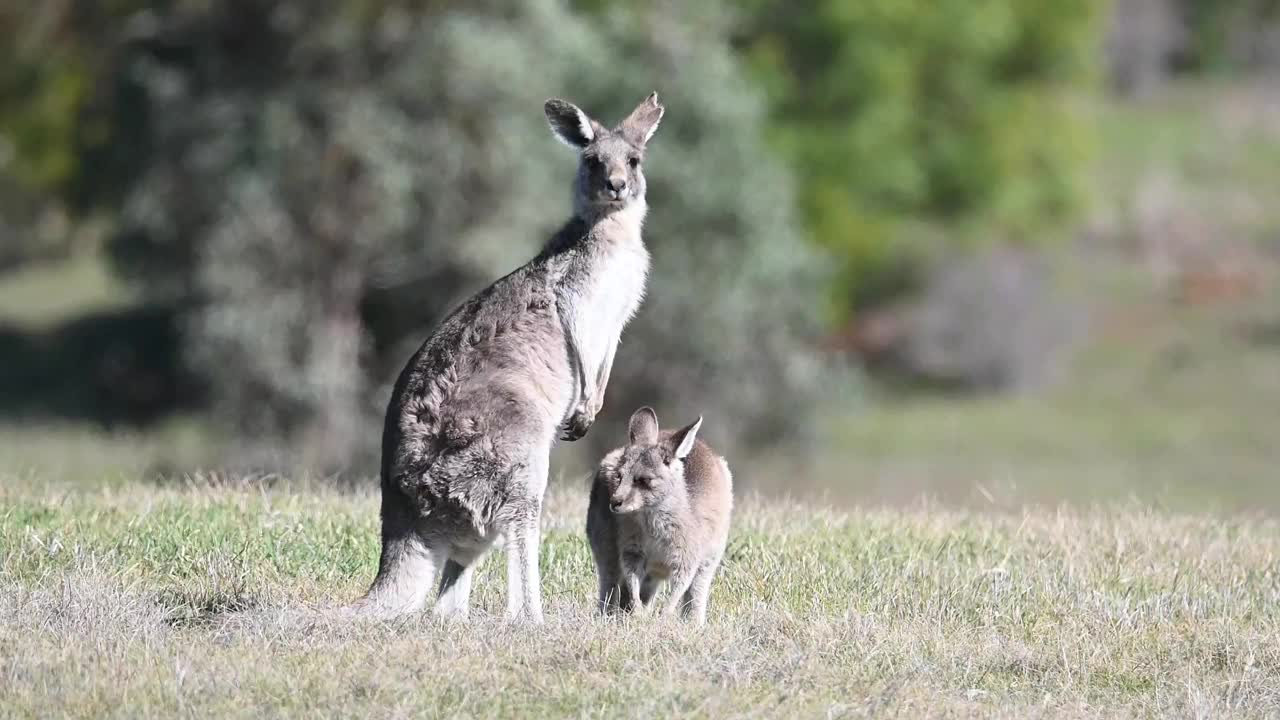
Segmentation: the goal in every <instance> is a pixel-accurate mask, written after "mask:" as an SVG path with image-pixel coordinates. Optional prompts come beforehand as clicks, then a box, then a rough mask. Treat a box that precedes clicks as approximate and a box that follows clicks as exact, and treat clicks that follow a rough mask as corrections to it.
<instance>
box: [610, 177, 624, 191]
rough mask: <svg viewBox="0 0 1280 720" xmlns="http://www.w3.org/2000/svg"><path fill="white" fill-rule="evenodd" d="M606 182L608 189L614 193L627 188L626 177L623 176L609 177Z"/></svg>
mask: <svg viewBox="0 0 1280 720" xmlns="http://www.w3.org/2000/svg"><path fill="white" fill-rule="evenodd" d="M606 184H607V185H608V186H609V189H610V190H612V191H614V192H616V193H620V192H622V191H623V190H626V189H627V179H626V178H624V177H611V178H609V180H608V181H607V182H606Z"/></svg>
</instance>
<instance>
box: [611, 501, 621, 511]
mask: <svg viewBox="0 0 1280 720" xmlns="http://www.w3.org/2000/svg"><path fill="white" fill-rule="evenodd" d="M609 509H610V510H612V511H614V512H618V511H619V510H621V509H622V501H621V500H610V501H609Z"/></svg>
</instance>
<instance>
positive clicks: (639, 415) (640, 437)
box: [627, 407, 658, 445]
mask: <svg viewBox="0 0 1280 720" xmlns="http://www.w3.org/2000/svg"><path fill="white" fill-rule="evenodd" d="M627 430H628V432H629V433H630V437H631V444H632V445H656V444H657V443H658V414H657V413H656V412H654V411H653V408H651V407H642V408H640V409H639V410H637V411H635V412H634V413H632V414H631V422H630V423H629V424H628V426H627Z"/></svg>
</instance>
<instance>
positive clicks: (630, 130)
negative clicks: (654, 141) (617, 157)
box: [618, 91, 666, 147]
mask: <svg viewBox="0 0 1280 720" xmlns="http://www.w3.org/2000/svg"><path fill="white" fill-rule="evenodd" d="M665 110H666V108H664V107H662V106H661V105H659V104H658V93H657V92H656V91H655V92H652V93H650V94H649V97H647V98H645V99H644V101H643V102H641V103H640V104H639V105H637V106H636V109H635V110H632V111H631V114H630V115H628V116H627V119H626V120H623V121H622V124H621V125H619V126H618V132H620V133H622V136H623V137H625V138H626V139H627V140H629V141H631V142H633V143H635V144H636V145H639V146H641V147H644V145H645V143H647V142H649V138H651V137H653V133H654V131H656V130H657V129H658V123H659V122H661V121H662V113H663V112H665Z"/></svg>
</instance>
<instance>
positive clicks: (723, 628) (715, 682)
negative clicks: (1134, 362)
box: [0, 481, 1280, 717]
mask: <svg viewBox="0 0 1280 720" xmlns="http://www.w3.org/2000/svg"><path fill="white" fill-rule="evenodd" d="M56 487H57V486H56V485H54V486H50V485H42V484H40V483H38V482H36V483H22V484H19V485H16V486H14V485H10V486H6V487H5V489H4V490H0V648H3V652H0V678H4V679H5V682H4V683H0V707H3V708H5V713H4V714H6V715H9V716H48V715H57V716H72V717H90V716H92V717H100V716H118V717H145V716H164V717H168V716H172V715H175V714H194V715H225V714H234V715H252V716H258V715H261V714H270V715H281V714H287V715H302V714H308V715H310V714H320V715H325V716H344V717H351V716H370V715H373V716H388V715H396V716H402V715H413V716H418V715H425V716H432V717H443V716H459V715H462V716H484V717H559V716H565V715H569V716H586V717H606V716H608V717H617V716H619V715H621V716H628V717H630V716H635V715H643V714H650V715H654V716H663V717H667V716H674V715H679V716H690V717H745V716H751V717H758V716H761V715H762V714H763V715H768V716H773V717H777V716H803V717H815V716H816V717H826V716H836V717H848V716H869V715H875V716H879V715H884V714H906V715H910V716H912V717H922V716H941V715H950V716H957V715H958V716H979V715H981V716H990V715H1000V716H1005V717H1025V716H1027V715H1029V714H1033V715H1044V714H1047V715H1053V716H1064V715H1065V716H1089V717H1096V716H1099V715H1104V716H1114V715H1125V716H1130V715H1138V716H1160V717H1168V716H1188V715H1196V714H1202V715H1203V714H1209V715H1213V716H1240V717H1247V716H1264V715H1267V714H1269V713H1275V712H1280V573H1277V569H1276V568H1277V566H1276V562H1277V557H1280V528H1278V527H1277V525H1276V523H1275V522H1274V521H1265V520H1260V519H1250V518H1245V517H1237V518H1225V519H1211V518H1208V517H1194V516H1183V515H1175V514H1165V513H1163V512H1155V511H1151V510H1147V509H1144V508H1143V507H1141V506H1139V505H1136V504H1128V505H1124V506H1121V507H1117V508H1112V509H1094V510H1084V511H1068V510H1033V511H1025V512H1017V513H1009V514H971V513H967V512H957V511H953V510H941V509H938V508H934V507H929V506H921V505H916V506H915V507H913V508H911V509H908V510H902V511H861V512H853V513H848V514H845V513H838V512H832V511H830V510H824V509H819V508H816V507H812V506H805V505H796V504H792V503H787V502H775V501H767V500H764V499H762V498H760V497H751V498H747V499H745V500H744V501H743V502H742V503H741V504H740V507H739V510H738V513H737V517H736V521H735V528H734V532H733V534H732V537H731V541H730V549H729V552H728V556H727V559H726V562H725V567H724V570H723V573H722V575H721V577H720V578H719V580H718V581H717V584H716V585H715V587H714V590H713V595H712V611H711V615H710V623H709V625H708V626H707V627H706V628H705V629H703V630H694V629H692V628H690V627H688V626H685V625H682V624H681V623H678V622H664V621H662V620H656V619H643V618H636V619H631V620H629V621H627V622H606V621H603V620H600V619H598V618H596V617H595V616H594V614H593V613H592V596H593V592H594V586H595V583H594V577H593V570H592V565H591V560H590V553H589V551H588V549H587V547H586V541H585V537H584V535H583V531H582V517H583V510H584V502H585V498H584V495H585V492H584V490H583V489H582V488H579V487H567V486H566V487H560V488H557V489H556V490H555V491H554V492H553V496H552V498H551V501H550V503H549V510H548V517H547V518H546V520H545V522H544V531H545V542H544V547H543V554H542V572H543V581H544V582H543V590H544V595H545V598H546V604H547V618H548V620H547V624H546V625H544V626H542V627H537V628H521V627H512V626H510V625H508V624H507V623H506V621H505V620H503V619H502V609H503V606H504V597H503V588H502V586H503V572H502V568H503V566H504V563H503V562H501V558H500V557H499V558H496V559H491V560H490V561H489V562H488V563H487V564H486V566H485V567H484V568H483V569H482V570H481V572H480V573H479V574H478V577H477V580H476V582H477V586H476V592H475V595H474V598H473V600H474V604H475V609H474V612H473V614H474V617H473V620H472V621H471V622H470V623H467V624H456V623H454V624H445V625H441V624H439V623H437V622H436V621H434V620H433V619H431V618H430V616H429V615H424V616H423V617H415V618H408V619H406V620H402V621H396V622H389V623H377V622H362V623H355V624H352V623H348V622H344V621H341V620H339V619H337V618H336V617H335V616H334V615H332V614H331V613H328V612H327V610H326V609H327V608H332V607H334V606H336V605H338V604H341V603H343V602H345V601H348V600H350V599H352V598H354V597H356V596H357V595H358V594H359V593H360V592H361V591H362V590H363V589H364V587H365V585H366V583H367V582H368V581H369V579H370V578H371V576H372V574H373V571H374V568H375V567H376V562H377V551H378V547H377V499H376V496H375V495H374V494H372V493H357V494H354V495H350V494H339V493H334V492H332V491H325V490H323V489H319V488H315V487H301V488H300V487H296V486H291V485H290V484H289V483H287V482H285V483H283V484H277V485H276V486H274V487H271V488H267V487H263V486H260V485H258V484H256V483H254V482H252V481H243V482H232V483H230V484H224V485H220V486H219V485H208V484H202V483H195V484H189V485H187V486H186V487H181V488H178V487H160V486H155V485H146V484H141V485H139V484H126V485H123V486H119V487H117V488H115V489H112V490H101V491H93V492H85V491H74V490H66V489H63V490H57V489H56Z"/></svg>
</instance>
